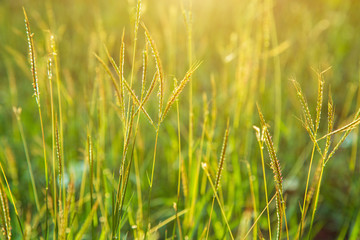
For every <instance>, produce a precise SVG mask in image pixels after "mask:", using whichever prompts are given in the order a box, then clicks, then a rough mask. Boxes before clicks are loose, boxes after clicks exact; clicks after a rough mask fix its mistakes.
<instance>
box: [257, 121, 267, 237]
mask: <svg viewBox="0 0 360 240" xmlns="http://www.w3.org/2000/svg"><path fill="white" fill-rule="evenodd" d="M253 128H254V129H255V131H256V139H257V142H258V144H259V148H260V156H261V167H262V172H263V180H264V192H265V200H266V205H267V204H268V202H269V199H268V193H267V183H266V174H265V164H264V151H263V150H264V141H265V139H264V137H265V136H264V133H265V128H263V130H262V132H261V131H260V129H259V128H258V127H256V126H253ZM266 212H267V220H268V231H269V239H270V240H271V222H270V211H269V207H266Z"/></svg>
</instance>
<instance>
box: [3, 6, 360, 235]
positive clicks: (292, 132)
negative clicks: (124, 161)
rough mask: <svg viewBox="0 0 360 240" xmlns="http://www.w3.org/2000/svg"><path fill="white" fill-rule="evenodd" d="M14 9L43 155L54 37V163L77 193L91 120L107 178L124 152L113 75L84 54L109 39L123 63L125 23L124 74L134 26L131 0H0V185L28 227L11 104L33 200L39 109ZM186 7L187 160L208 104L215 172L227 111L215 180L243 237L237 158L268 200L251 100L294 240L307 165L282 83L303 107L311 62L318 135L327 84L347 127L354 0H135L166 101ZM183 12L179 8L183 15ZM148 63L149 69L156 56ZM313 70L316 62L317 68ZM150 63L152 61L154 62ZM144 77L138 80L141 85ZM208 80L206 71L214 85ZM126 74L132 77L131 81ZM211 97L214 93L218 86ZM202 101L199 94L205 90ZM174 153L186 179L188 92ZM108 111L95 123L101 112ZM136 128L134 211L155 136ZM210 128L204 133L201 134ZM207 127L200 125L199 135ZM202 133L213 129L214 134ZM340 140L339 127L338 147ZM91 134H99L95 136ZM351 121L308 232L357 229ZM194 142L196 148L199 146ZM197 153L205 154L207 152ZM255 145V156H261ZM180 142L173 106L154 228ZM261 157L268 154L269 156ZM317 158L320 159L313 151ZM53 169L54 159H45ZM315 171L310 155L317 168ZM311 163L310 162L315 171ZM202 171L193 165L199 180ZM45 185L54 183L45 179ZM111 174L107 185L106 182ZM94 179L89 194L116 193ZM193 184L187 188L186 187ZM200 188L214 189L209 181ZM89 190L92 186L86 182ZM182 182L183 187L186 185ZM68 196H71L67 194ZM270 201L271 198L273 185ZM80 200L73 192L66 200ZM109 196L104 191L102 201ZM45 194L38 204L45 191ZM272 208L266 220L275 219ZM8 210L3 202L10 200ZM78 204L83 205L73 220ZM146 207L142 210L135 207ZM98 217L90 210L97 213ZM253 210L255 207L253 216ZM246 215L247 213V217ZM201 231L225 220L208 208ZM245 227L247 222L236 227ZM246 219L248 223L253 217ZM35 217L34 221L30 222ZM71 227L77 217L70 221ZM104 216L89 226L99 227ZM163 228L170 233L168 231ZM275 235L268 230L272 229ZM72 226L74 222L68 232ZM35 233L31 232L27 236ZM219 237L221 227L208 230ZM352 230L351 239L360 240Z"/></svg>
mask: <svg viewBox="0 0 360 240" xmlns="http://www.w3.org/2000/svg"><path fill="white" fill-rule="evenodd" d="M22 7H24V8H25V9H26V11H27V14H28V16H29V20H30V23H31V28H32V32H33V33H34V34H35V35H34V41H35V48H36V56H37V64H38V74H39V84H40V94H41V95H40V96H41V101H42V102H41V104H42V105H41V106H42V109H43V114H44V125H45V132H46V141H47V145H48V148H49V151H48V152H49V153H48V154H49V159H50V160H49V161H51V158H50V155H51V154H50V153H51V139H52V137H51V113H50V94H49V84H48V80H47V76H46V74H47V70H46V62H47V57H48V51H49V50H48V49H49V40H48V39H49V36H50V32H51V33H52V34H53V35H54V36H55V39H56V43H57V49H58V53H57V54H58V57H59V74H60V79H61V89H60V90H61V95H62V104H63V113H62V114H63V125H64V132H63V137H64V145H63V149H64V167H65V177H66V179H67V181H68V180H69V178H70V176H71V175H72V176H73V177H74V179H75V183H76V184H75V186H76V189H77V190H78V189H79V188H80V184H81V178H82V174H83V171H84V169H85V168H84V159H85V156H86V135H87V133H88V131H89V129H90V132H92V135H93V137H94V139H95V141H96V142H97V141H98V142H97V143H96V144H97V146H96V148H97V149H96V154H97V155H96V156H97V158H98V159H102V161H103V165H102V172H101V174H102V175H103V176H104V179H106V180H101V181H105V182H106V181H107V180H108V179H111V176H113V174H114V175H115V176H117V174H118V169H119V166H120V160H121V158H120V157H119V156H121V152H122V147H123V132H122V127H121V123H120V121H119V118H118V114H117V111H116V107H115V106H116V101H115V97H114V90H113V89H112V86H111V81H110V80H109V79H108V76H107V75H106V73H105V72H104V71H103V69H102V67H101V65H100V64H99V62H98V61H97V60H96V58H95V57H94V53H96V54H98V55H99V56H100V57H102V58H103V59H106V54H105V48H104V46H106V47H107V48H108V49H109V51H110V54H111V56H113V57H114V59H115V61H116V62H118V61H119V51H120V50H119V49H120V44H121V36H122V32H123V29H125V44H126V49H125V66H124V68H125V78H127V79H129V78H130V74H131V67H132V57H133V56H132V51H133V32H134V21H135V16H136V1H134V0H133V1H131V0H128V1H126V0H121V1H118V0H116V1H115V0H108V1H96V0H86V1H85V0H76V1H69V0H63V1H55V0H52V1H39V0H32V1H30V0H29V1H17V0H13V1H4V0H3V1H1V2H0V57H1V61H0V77H1V81H0V160H1V163H2V165H3V166H4V169H5V173H6V176H7V178H8V180H9V184H10V188H11V190H12V192H13V194H14V196H15V198H16V201H17V205H18V206H17V207H18V209H20V212H21V213H20V215H21V216H22V218H23V221H24V222H29V223H30V222H31V221H32V220H30V219H34V217H35V216H37V214H38V213H37V212H36V209H35V205H34V198H33V194H32V188H31V183H30V177H29V174H28V167H27V164H26V161H25V155H24V148H23V145H22V142H21V136H20V134H19V130H18V126H17V123H16V118H15V115H14V114H13V106H16V107H21V108H22V114H21V122H22V124H23V126H24V131H25V137H26V139H27V143H28V148H29V150H30V157H31V161H32V166H33V171H34V175H35V181H36V183H37V185H38V194H40V195H39V196H43V194H42V192H43V191H42V190H41V189H43V188H44V186H45V178H44V176H43V172H44V166H43V160H42V145H41V144H42V143H41V129H40V124H39V120H38V113H37V105H36V102H35V99H34V98H33V97H32V95H33V89H32V86H31V84H32V80H31V71H30V65H29V61H28V53H27V51H28V49H27V47H28V44H27V38H26V32H25V26H24V16H23V10H22ZM189 9H191V19H192V21H191V26H192V39H191V42H192V53H191V56H192V61H193V62H195V61H202V63H201V66H200V67H199V69H197V70H196V72H195V74H194V76H193V78H192V92H193V111H194V118H193V121H194V123H193V136H194V137H193V138H194V142H193V152H192V158H193V161H204V160H203V159H197V156H198V151H202V149H200V146H199V145H200V140H201V134H202V124H203V122H204V114H203V112H204V106H205V105H206V106H208V107H209V109H210V112H211V111H212V112H211V113H210V125H211V126H214V127H213V129H212V130H213V131H214V132H213V133H214V136H213V138H206V139H205V142H206V143H205V144H204V146H206V144H210V147H209V158H208V160H209V161H210V163H211V166H212V171H213V172H214V173H215V172H216V169H217V167H216V166H217V161H218V158H219V155H220V151H221V145H222V137H223V133H224V131H225V127H226V120H227V118H230V136H229V145H228V148H227V152H226V154H227V158H226V165H225V167H224V172H223V176H222V178H221V185H222V190H221V195H222V199H223V201H224V206H225V210H226V212H227V213H228V219H229V223H230V226H231V228H232V229H233V233H234V236H235V235H236V236H238V237H239V238H240V239H241V237H242V236H244V235H243V234H244V233H243V231H242V230H243V229H242V227H243V224H245V227H244V229H249V228H250V227H251V225H252V224H250V223H246V218H247V215H246V213H248V212H251V209H252V208H253V206H252V205H251V204H252V203H251V193H250V191H251V190H250V184H249V176H248V174H249V173H248V171H247V169H246V164H244V161H246V162H248V163H250V166H251V171H250V172H251V176H250V179H253V181H254V184H255V188H256V189H255V192H256V196H257V200H256V201H257V203H258V209H257V211H258V212H261V211H262V209H263V208H264V207H265V204H264V195H263V183H262V171H261V161H260V154H259V148H258V145H257V142H256V137H255V132H254V130H253V125H256V126H259V125H260V123H259V118H258V114H257V111H256V103H258V104H259V106H260V107H261V108H262V111H263V113H264V115H265V118H266V119H267V121H268V123H269V124H270V132H271V133H272V134H273V139H274V141H275V145H276V149H277V154H278V157H279V159H280V163H281V166H282V171H283V177H284V190H285V196H286V199H287V200H286V201H287V219H288V224H289V233H290V236H291V237H290V239H293V238H294V237H295V235H296V230H297V226H298V224H299V219H300V210H299V204H302V201H303V195H304V190H305V184H306V177H307V172H308V166H309V159H310V153H311V148H312V142H311V140H310V139H309V137H308V134H307V133H306V131H305V129H304V128H303V126H302V124H301V122H300V121H299V120H298V118H301V105H300V103H299V102H298V100H297V98H296V91H295V88H294V87H293V84H292V82H291V79H296V80H297V81H298V82H299V83H300V84H301V86H302V89H303V91H304V94H305V96H306V97H307V100H308V103H309V106H310V109H311V111H312V114H313V116H314V115H315V107H316V98H317V79H316V73H315V71H322V70H324V69H326V68H328V67H330V66H331V69H330V70H329V71H328V72H326V73H325V75H324V76H325V81H326V85H325V86H326V87H325V90H324V94H325V97H324V99H325V102H324V107H323V116H322V120H321V121H322V122H321V126H320V133H321V135H322V134H325V133H326V130H327V123H326V114H327V104H326V100H327V96H328V92H329V89H331V91H332V95H333V99H334V106H335V114H336V116H335V129H336V128H339V127H341V126H344V125H345V124H347V123H349V122H350V121H351V120H352V119H353V116H354V113H355V112H356V111H357V109H358V108H359V107H360V93H359V83H360V69H359V66H360V45H359V43H360V14H359V12H360V2H359V1H340V0H319V1H310V0H296V1H286V0H273V1H272V0H255V1H242V0H241V1H238V0H225V1H215V0H204V1H199V0H193V1H192V4H189V2H188V1H181V0H157V1H150V0H144V1H143V2H142V11H141V21H142V22H143V23H144V24H145V25H146V26H147V28H148V29H149V31H150V33H151V34H152V38H153V39H154V41H155V43H156V45H157V47H158V50H159V53H160V58H161V60H162V63H163V67H164V71H165V79H166V80H165V81H166V83H165V85H166V99H167V98H168V97H169V96H170V93H171V91H172V89H173V86H174V83H173V79H174V77H176V78H177V79H179V80H180V79H181V78H182V76H183V75H184V74H185V72H186V70H187V69H188V68H189V64H190V63H189V54H188V50H189V46H188V32H187V26H186V23H185V20H184V16H183V10H184V11H185V15H186V14H189V12H188V11H189ZM187 16H189V15H187ZM144 46H145V37H144V30H143V29H142V28H141V27H140V28H139V37H138V46H137V47H138V48H137V49H138V50H137V53H136V54H137V55H136V61H135V66H134V68H135V82H134V89H135V90H136V92H137V93H139V89H140V87H141V64H142V62H141V61H142V57H141V51H142V49H143V48H144ZM149 59H151V63H149V64H150V67H149V68H151V69H154V63H153V60H152V54H149ZM313 70H315V71H313ZM151 71H152V72H154V71H153V70H151ZM151 74H152V73H150V74H149V79H148V81H150V80H151V78H150V77H151ZM211 79H213V80H214V84H213V85H212V83H211ZM128 81H129V80H128ZM214 92H215V93H214ZM155 95H156V94H153V96H152V98H151V99H150V100H149V101H150V103H148V104H147V105H146V108H147V110H148V112H149V113H150V115H151V116H154V118H156V117H155V116H156V113H157V100H156V96H155ZM204 95H206V96H207V97H206V99H207V102H205V103H204V98H203V96H204ZM179 111H180V125H181V148H182V156H183V159H184V162H185V166H186V171H185V174H187V175H188V176H189V179H190V180H189V181H190V183H191V181H192V180H191V175H192V173H193V168H194V167H195V165H192V168H191V166H190V165H191V164H190V163H189V161H188V159H189V152H188V149H189V145H188V144H189V130H188V129H189V89H188V86H187V87H186V88H185V90H184V92H183V93H182V95H181V96H180V98H179ZM104 118H105V119H104ZM140 126H141V127H140V128H141V130H140V132H139V136H138V137H137V140H136V145H135V146H136V157H137V158H138V159H139V164H140V167H139V169H140V176H141V184H140V185H141V192H142V194H143V196H142V197H143V199H142V201H143V202H144V209H146V207H145V206H146V204H147V200H146V199H147V198H146V197H147V194H148V183H147V181H148V180H147V176H148V175H149V174H150V172H151V164H152V156H153V155H152V154H153V147H154V146H153V141H154V135H155V134H154V131H153V129H152V127H151V125H150V124H148V122H147V120H146V118H145V117H143V116H141V118H140ZM209 132H211V131H209ZM208 134H210V133H208ZM210 135H211V134H210ZM339 138H340V136H335V137H334V139H335V142H336V140H338V139H339ZM99 139H100V140H99ZM358 145H359V143H358V130H357V129H355V130H354V131H353V132H352V133H351V134H350V135H349V136H348V138H347V139H346V141H345V142H344V144H343V145H342V147H341V148H340V150H339V151H338V152H337V153H336V155H335V157H334V159H332V160H331V161H329V163H328V164H327V165H326V168H325V173H324V179H323V182H322V185H321V192H320V199H319V207H318V210H317V214H316V217H315V227H314V231H315V234H317V235H316V236H317V237H315V239H337V238H339V239H347V238H349V237H350V236H351V237H353V236H356V237H358V236H357V234H356V233H354V231H355V230H356V229H359V228H360V220H359V219H360V218H359V216H360V202H359V201H358V197H359V196H360V183H359V181H360V178H359V170H360V167H359V160H358V157H359V153H358V151H357V148H358ZM199 149H200V150H199ZM205 152H206V151H205V150H204V155H206V154H207V153H206V154H205ZM264 152H265V151H264ZM177 153H178V142H177V116H176V107H172V110H171V111H170V112H169V114H168V116H167V119H166V121H165V122H164V124H163V126H162V127H161V130H160V135H159V147H158V155H157V165H156V168H155V180H154V190H153V195H152V203H151V204H152V206H151V208H152V212H153V214H152V219H151V223H152V225H156V224H158V223H159V222H160V221H163V220H165V219H166V218H168V217H169V216H171V215H173V213H174V211H173V209H172V203H173V202H175V201H176V189H177V172H178V156H177ZM265 160H266V162H267V163H269V160H268V155H267V153H265ZM315 160H316V163H317V161H318V160H319V156H317V157H315ZM50 165H51V164H50ZM314 166H316V164H315V165H314ZM314 169H315V167H314ZM266 172H267V181H268V184H269V185H270V186H269V191H271V192H273V189H274V186H273V183H272V171H271V169H270V167H269V164H267V165H266ZM202 175H203V173H201V176H202ZM51 181H52V180H51ZM109 181H110V180H109ZM136 181H137V180H136V177H135V172H134V170H132V173H131V175H130V183H129V186H128V188H129V189H128V196H127V200H128V201H127V202H129V205H130V209H132V213H131V211H130V212H128V214H129V215H131V214H133V215H134V216H136V211H138V210H136V209H137V208H138V205H137V204H138V203H137V201H138V194H137V193H136V186H135V185H136ZM105 185H106V184H104V185H101V186H103V187H101V190H99V193H102V194H106V193H111V191H112V190H109V189H106V187H104V186H105ZM190 188H191V187H190ZM207 189H208V190H209V192H211V188H210V187H209V186H207ZM86 191H88V190H86ZM182 191H183V190H182ZM77 194H78V193H77V192H76V194H75V196H78V195H77ZM269 196H272V195H271V194H269ZM75 198H76V197H75ZM181 199H182V201H180V202H181V204H180V206H179V208H180V209H185V208H186V202H187V201H188V200H187V199H186V196H184V195H182V196H181ZM209 199H210V198H209V194H207V195H206V194H205V193H204V192H202V191H201V190H200V187H199V196H198V199H197V200H196V202H197V203H196V204H198V205H196V206H198V209H197V210H196V214H195V215H196V217H195V222H196V225H195V226H191V225H189V226H188V227H186V224H185V223H184V227H183V230H184V233H185V234H188V236H189V237H190V238H194V239H197V238H199V237H200V236H201V233H202V231H203V228H204V226H205V225H206V223H207V221H208V212H209V210H208V209H209V208H210V204H208V205H206V204H205V203H204V202H209V201H210V200H209ZM108 201H110V199H108ZM41 202H43V200H41ZM274 209H275V206H273V207H272V208H271V216H272V219H273V223H274V226H275V222H276V221H275V219H276V213H275V210H274ZM10 210H11V211H13V208H12V207H11V208H10ZM88 210H89V209H87V211H86V210H82V211H80V212H79V214H78V215H79V216H78V217H79V222H81V219H84V218H85V217H86V214H87V213H88ZM144 211H145V210H144ZM11 214H12V225H13V232H14V234H13V235H14V236H17V237H19V234H15V233H16V232H18V231H19V230H18V227H17V223H16V221H15V215H14V214H13V212H12V213H11ZM98 217H100V216H98ZM252 217H253V216H252ZM250 219H251V217H250ZM213 221H214V224H213V225H212V227H213V229H212V232H211V235H212V237H213V238H214V239H219V238H223V237H226V234H225V233H226V231H225V230H223V226H222V224H223V222H222V221H223V220H222V217H221V214H220V213H219V212H218V213H217V214H216V216H214V217H213ZM244 222H245V223H244ZM250 222H251V221H250ZM30 225H31V224H30ZM264 226H266V216H265V214H264V215H263V217H262V218H261V219H260V227H259V228H260V229H262V230H263V229H265V230H263V231H264V232H266V227H264ZM74 228H75V229H76V226H75V227H74ZM100 229H102V228H101V225H99V227H98V230H99V231H100ZM165 229H167V230H166V231H165ZM273 229H274V230H273V231H274V232H275V227H273ZM74 231H75V232H76V231H77V230H74ZM126 231H128V232H129V236H130V238H132V236H133V235H132V233H131V231H132V230H131V224H130V223H129V220H127V221H125V225H124V232H126ZM171 232H172V224H169V225H168V227H165V228H163V229H160V230H159V235H158V236H160V238H161V239H163V238H164V236H165V234H168V235H167V236H170V235H171V234H170V233H171ZM37 234H38V230H36V229H35V230H32V233H31V234H30V236H32V238H36V237H37V236H38V235H37ZM217 234H218V235H217ZM356 237H355V238H354V239H357V238H356Z"/></svg>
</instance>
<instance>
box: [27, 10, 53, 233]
mask: <svg viewBox="0 0 360 240" xmlns="http://www.w3.org/2000/svg"><path fill="white" fill-rule="evenodd" d="M23 12H24V17H25V27H26V33H27V38H28V45H29V58H30V65H31V73H32V78H33V88H34V96H35V100H36V103H37V106H38V111H39V118H40V126H41V135H42V144H43V154H44V156H43V157H44V167H45V181H46V186H45V204H46V217H45V239H48V214H49V209H48V189H49V180H48V166H47V160H46V144H45V134H44V124H43V118H42V114H41V107H40V90H39V84H38V77H37V72H36V56H35V47H34V40H33V37H34V34H33V33H31V29H30V22H29V19H28V17H27V14H26V11H25V8H23Z"/></svg>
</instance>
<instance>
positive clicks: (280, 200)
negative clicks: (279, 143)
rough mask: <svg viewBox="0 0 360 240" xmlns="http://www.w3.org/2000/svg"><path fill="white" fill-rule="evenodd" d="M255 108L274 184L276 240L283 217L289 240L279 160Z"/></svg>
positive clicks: (263, 120) (279, 234)
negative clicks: (276, 222)
mask: <svg viewBox="0 0 360 240" xmlns="http://www.w3.org/2000/svg"><path fill="white" fill-rule="evenodd" d="M257 108H258V113H259V117H260V122H261V126H262V128H264V129H265V130H264V139H265V144H266V147H267V149H268V152H269V156H270V167H271V169H272V170H273V173H274V182H275V189H276V215H277V219H278V224H277V235H276V239H277V240H280V239H281V233H282V221H283V216H284V217H285V226H286V233H287V238H289V236H288V230H287V221H286V215H285V201H284V197H283V185H282V182H283V179H282V174H281V167H280V162H279V159H278V158H277V156H276V151H275V149H274V143H273V141H272V139H271V136H270V133H269V130H268V128H267V124H266V122H265V119H264V116H263V114H262V112H261V110H260V108H259V106H257Z"/></svg>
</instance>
